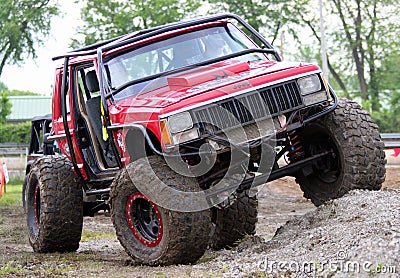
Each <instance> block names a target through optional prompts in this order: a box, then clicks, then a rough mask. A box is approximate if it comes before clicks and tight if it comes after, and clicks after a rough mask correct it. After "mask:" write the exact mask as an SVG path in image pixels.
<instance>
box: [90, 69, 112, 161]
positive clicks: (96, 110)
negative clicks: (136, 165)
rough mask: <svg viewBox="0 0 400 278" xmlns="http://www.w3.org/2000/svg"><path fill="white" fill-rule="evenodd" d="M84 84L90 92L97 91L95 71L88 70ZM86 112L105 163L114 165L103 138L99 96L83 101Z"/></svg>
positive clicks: (108, 145) (108, 143)
mask: <svg viewBox="0 0 400 278" xmlns="http://www.w3.org/2000/svg"><path fill="white" fill-rule="evenodd" d="M85 82H86V86H87V88H88V90H89V92H90V93H97V92H99V90H100V89H99V82H98V79H97V75H96V72H95V71H94V70H93V71H89V72H87V73H86V76H85ZM85 106H86V113H87V115H88V117H89V120H90V123H91V125H92V128H93V131H94V133H95V135H96V137H97V141H98V142H99V144H100V147H101V149H102V151H103V157H104V160H105V162H106V164H107V165H108V166H110V167H114V166H115V165H116V161H115V158H114V156H113V154H112V151H111V149H110V142H109V139H108V138H107V140H104V139H103V122H102V114H101V97H100V96H96V97H92V98H90V99H88V100H87V101H86V103H85Z"/></svg>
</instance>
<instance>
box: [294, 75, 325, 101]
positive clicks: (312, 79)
mask: <svg viewBox="0 0 400 278" xmlns="http://www.w3.org/2000/svg"><path fill="white" fill-rule="evenodd" d="M297 84H298V85H299V88H300V92H301V94H302V95H303V96H304V95H308V94H311V93H314V92H317V91H320V90H321V82H320V80H319V78H318V75H316V74H313V75H310V76H307V77H303V78H300V79H299V80H297Z"/></svg>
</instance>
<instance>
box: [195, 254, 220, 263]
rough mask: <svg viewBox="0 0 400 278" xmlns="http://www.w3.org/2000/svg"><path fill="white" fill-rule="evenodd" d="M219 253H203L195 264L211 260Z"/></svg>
mask: <svg viewBox="0 0 400 278" xmlns="http://www.w3.org/2000/svg"><path fill="white" fill-rule="evenodd" d="M218 256H219V254H218V253H212V254H204V256H203V257H201V258H200V259H199V260H198V261H197V263H196V264H203V263H208V262H211V261H212V260H214V259H216V258H218Z"/></svg>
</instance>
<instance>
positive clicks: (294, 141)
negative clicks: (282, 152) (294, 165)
mask: <svg viewBox="0 0 400 278" xmlns="http://www.w3.org/2000/svg"><path fill="white" fill-rule="evenodd" d="M287 139H288V147H289V151H288V154H287V157H288V160H289V162H296V161H298V160H300V159H302V158H303V157H304V154H305V152H304V149H303V145H302V142H301V139H300V136H299V135H298V134H297V132H296V130H292V131H290V132H288V133H287Z"/></svg>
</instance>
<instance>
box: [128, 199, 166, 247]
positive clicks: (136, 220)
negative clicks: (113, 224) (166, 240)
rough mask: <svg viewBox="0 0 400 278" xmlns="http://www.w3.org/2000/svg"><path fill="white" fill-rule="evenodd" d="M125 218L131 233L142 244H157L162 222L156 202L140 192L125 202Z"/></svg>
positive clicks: (151, 245) (160, 236) (159, 238)
mask: <svg viewBox="0 0 400 278" xmlns="http://www.w3.org/2000/svg"><path fill="white" fill-rule="evenodd" d="M126 219H127V221H128V225H129V228H130V229H131V231H132V233H133V234H134V236H135V237H136V239H137V240H139V241H140V242H141V243H142V244H143V245H145V246H147V247H155V246H157V245H158V244H159V243H160V242H161V239H162V234H163V224H162V218H161V213H160V211H159V209H158V207H157V205H156V204H154V203H153V202H152V201H151V200H150V199H149V198H147V197H146V196H145V195H143V194H142V193H140V192H137V193H133V194H132V195H131V196H130V197H129V198H128V201H127V202H126Z"/></svg>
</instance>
